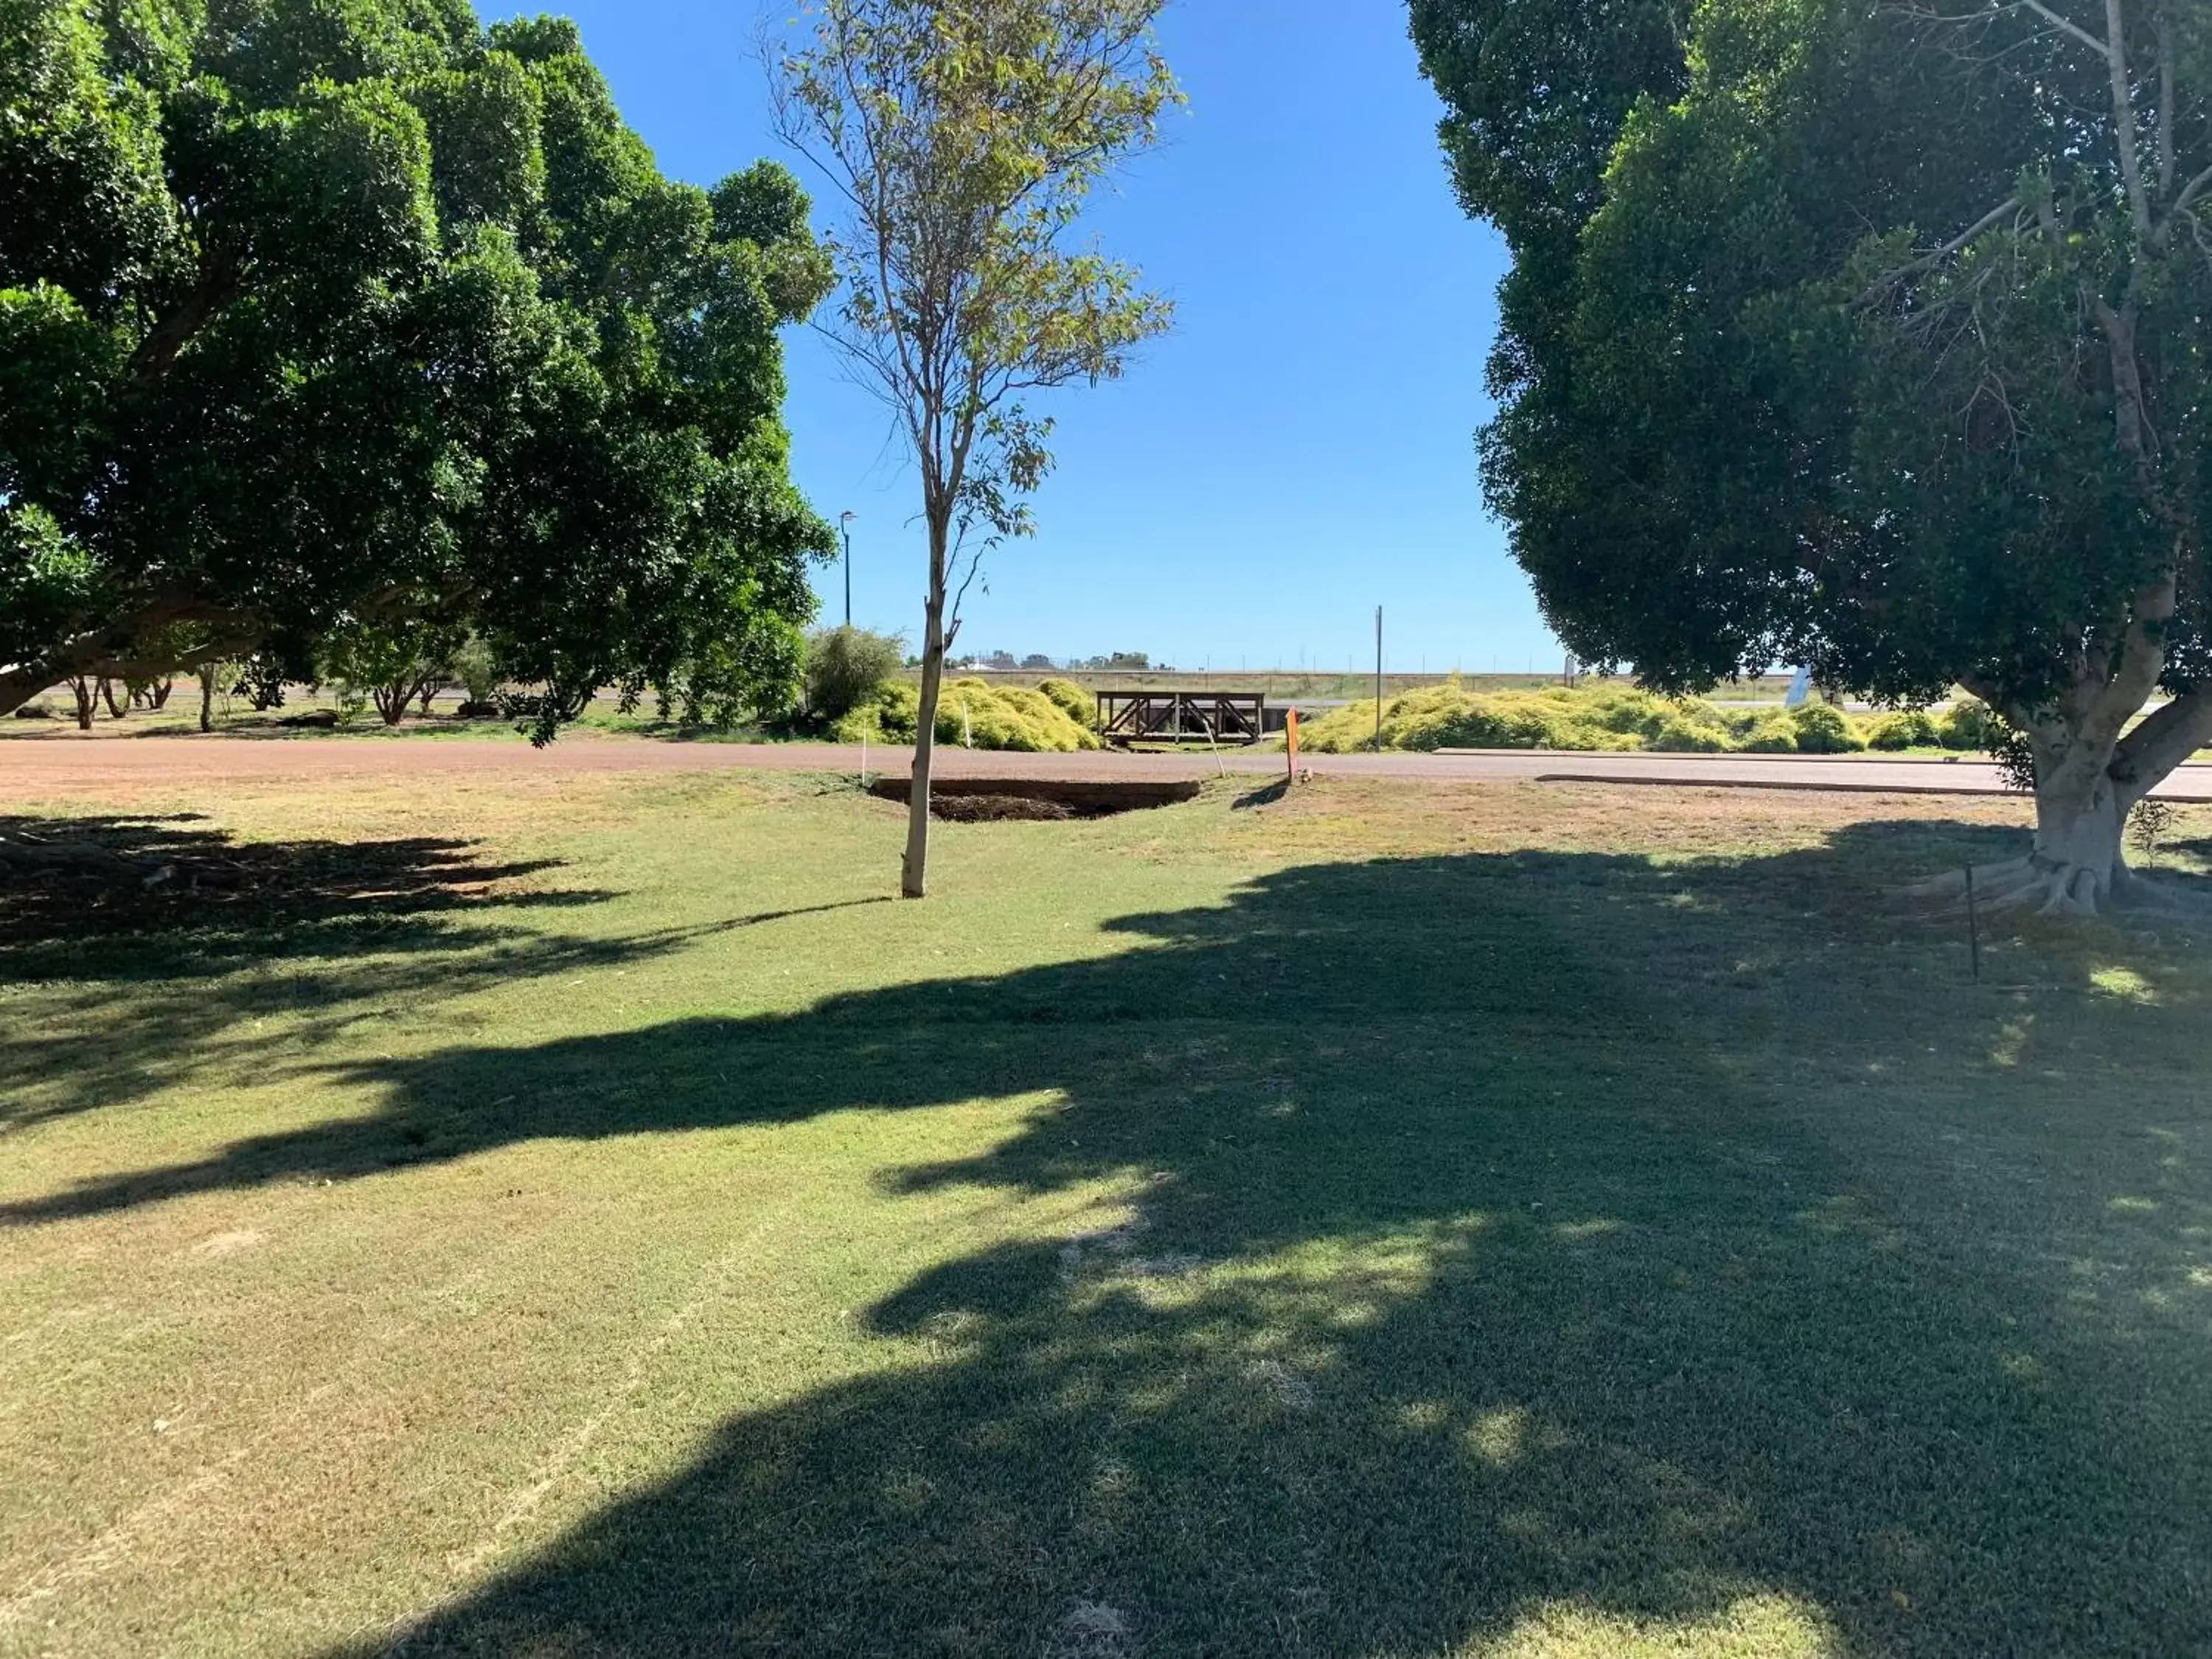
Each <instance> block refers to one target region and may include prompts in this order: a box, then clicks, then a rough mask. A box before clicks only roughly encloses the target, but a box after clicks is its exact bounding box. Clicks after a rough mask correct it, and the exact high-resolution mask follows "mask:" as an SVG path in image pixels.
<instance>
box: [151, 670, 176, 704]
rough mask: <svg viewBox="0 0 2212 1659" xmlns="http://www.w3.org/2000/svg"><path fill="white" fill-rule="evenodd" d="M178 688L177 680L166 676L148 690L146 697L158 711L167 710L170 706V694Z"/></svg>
mask: <svg viewBox="0 0 2212 1659" xmlns="http://www.w3.org/2000/svg"><path fill="white" fill-rule="evenodd" d="M176 688H177V682H176V681H175V679H174V678H172V677H171V676H169V675H167V674H164V675H162V676H161V678H159V679H157V680H155V682H154V683H153V684H151V685H150V686H149V687H148V688H147V690H146V695H147V697H148V698H149V700H150V701H151V702H152V703H153V705H154V707H155V708H156V709H161V708H167V707H168V706H169V693H170V692H172V691H173V690H176Z"/></svg>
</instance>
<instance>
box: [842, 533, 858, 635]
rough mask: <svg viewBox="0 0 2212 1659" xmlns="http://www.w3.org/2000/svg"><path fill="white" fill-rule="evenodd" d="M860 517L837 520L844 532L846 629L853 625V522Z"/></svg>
mask: <svg viewBox="0 0 2212 1659" xmlns="http://www.w3.org/2000/svg"><path fill="white" fill-rule="evenodd" d="M859 517H860V514H859V513H845V514H844V515H843V516H842V517H841V518H839V520H837V522H838V524H839V525H841V526H842V527H843V529H844V532H845V626H846V627H848V628H850V627H851V626H852V625H853V520H855V519H857V518H859Z"/></svg>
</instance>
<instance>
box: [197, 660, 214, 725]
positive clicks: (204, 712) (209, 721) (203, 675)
mask: <svg viewBox="0 0 2212 1659" xmlns="http://www.w3.org/2000/svg"><path fill="white" fill-rule="evenodd" d="M215 676H216V665H215V664H213V663H211V662H210V663H203V664H201V665H200V730H201V731H203V732H212V731H214V730H215Z"/></svg>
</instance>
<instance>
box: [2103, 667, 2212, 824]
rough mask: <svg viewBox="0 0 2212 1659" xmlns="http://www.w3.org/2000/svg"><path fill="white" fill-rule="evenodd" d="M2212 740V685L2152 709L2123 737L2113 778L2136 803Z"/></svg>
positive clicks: (2113, 761) (2129, 803) (2129, 798)
mask: <svg viewBox="0 0 2212 1659" xmlns="http://www.w3.org/2000/svg"><path fill="white" fill-rule="evenodd" d="M2208 743H2212V687H2206V688H2203V689H2201V690H2195V691H2191V692H2190V693H2188V694H2187V695H2186V696H2179V697H2176V698H2174V699H2173V701H2172V702H2169V703H2167V704H2166V706H2165V707H2164V708H2154V709H2153V710H2152V711H2151V712H2150V714H2149V715H2148V718H2146V719H2145V720H2143V722H2142V725H2140V726H2136V729H2135V730H2134V731H2132V732H2129V733H2128V735H2127V736H2126V737H2125V738H2123V739H2121V742H2120V746H2119V750H2118V753H2117V754H2116V755H2115V756H2114V757H2113V758H2112V781H2114V782H2115V783H2117V784H2118V785H2119V786H2120V787H2121V789H2122V791H2123V793H2125V794H2126V795H2127V796H2128V800H2127V803H2126V804H2127V805H2134V804H2135V802H2136V801H2138V800H2141V799H2142V798H2143V797H2144V796H2145V795H2147V794H2148V793H2150V792H2151V791H2152V790H2154V789H2155V788H2157V787H2158V786H2159V785H2160V783H2162V782H2164V781H2166V778H2167V777H2168V776H2169V775H2171V774H2172V771H2173V769H2174V768H2176V767H2177V766H2179V765H2180V764H2181V763H2183V762H2184V761H2185V760H2187V759H2188V758H2189V757H2191V755H2193V754H2195V753H2196V752H2197V750H2200V749H2202V748H2203V747H2204V746H2205V744H2208Z"/></svg>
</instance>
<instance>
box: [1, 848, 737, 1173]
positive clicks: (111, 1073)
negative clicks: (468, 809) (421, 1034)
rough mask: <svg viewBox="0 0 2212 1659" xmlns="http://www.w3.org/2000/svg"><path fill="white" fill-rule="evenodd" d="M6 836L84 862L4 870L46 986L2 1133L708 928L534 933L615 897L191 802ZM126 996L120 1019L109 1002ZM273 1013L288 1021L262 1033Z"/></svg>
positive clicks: (7, 1074)
mask: <svg viewBox="0 0 2212 1659" xmlns="http://www.w3.org/2000/svg"><path fill="white" fill-rule="evenodd" d="M0 836H5V837H7V838H8V839H9V840H10V841H12V842H15V843H16V844H17V845H19V846H22V845H28V846H33V847H35V846H37V845H39V844H40V843H49V844H52V845H54V846H56V847H58V848H64V849H66V850H68V851H70V853H72V854H75V855H76V860H75V861H73V862H68V863H60V864H54V865H51V866H31V867H26V866H21V865H0V977H4V978H5V979H6V980H7V981H9V983H11V984H13V985H15V986H19V987H40V989H41V990H42V991H43V993H44V995H43V997H42V1010H41V1012H42V1018H40V1019H39V1020H37V1021H33V1020H29V1019H25V1020H21V1021H18V1022H16V1023H15V1024H12V1025H11V1026H10V1027H9V1029H7V1030H0V1131H4V1130H7V1129H10V1128H20V1127H23V1126H25V1125H26V1124H28V1123H32V1122H36V1121H42V1120H45V1119H48V1118H52V1117H56V1116H61V1115H69V1114H71V1113H75V1112H78V1111H82V1110H86V1109H91V1108H94V1107H97V1106H102V1105H113V1104H118V1103H125V1102H128V1101H130V1100H132V1099H135V1098H138V1097H142V1096H143V1095H145V1094H148V1093H151V1092H153V1091H156V1090H158V1089H161V1088H164V1087H167V1086H170V1085H173V1084H174V1083H176V1082H178V1081H179V1080H181V1079H185V1078H186V1077H189V1076H191V1075H193V1074H195V1073H202V1072H206V1071H210V1070H212V1069H216V1068H218V1067H220V1066H226V1065H235V1064H237V1063H239V1062H241V1061H244V1060H249V1059H251V1057H252V1054H254V1053H255V1052H257V1051H258V1050H264V1049H267V1048H270V1047H271V1046H272V1045H276V1044H280V1043H281V1044H285V1045H291V1046H298V1045H302V1044H308V1045H312V1044H314V1043H318V1042H323V1041H327V1040H329V1039H330V1038H331V1037H334V1036H336V1035H337V1032H338V1030H340V1029H341V1028H343V1026H344V1025H346V1024H349V1023H350V1022H352V1021H354V1020H357V1019H362V1018H380V1017H382V1015H383V1014H384V1013H385V1012H386V1011H387V1010H388V1008H389V1007H390V1006H392V1004H393V1003H394V1002H395V1001H398V1000H419V999H420V998H422V996H424V995H425V994H429V993H430V992H433V991H435V993H436V994H453V993H457V992H463V991H466V990H468V989H471V988H473V987H477V986H481V985H487V984H492V983H496V982H498V981H501V980H506V979H511V978H515V977H520V976H531V975H556V974H562V973H568V972H574V971H576V970H579V969H588V968H592V967H596V966H602V965H606V964H610V963H622V962H626V961H629V960H632V959H634V958H637V957H648V956H652V955H655V954H658V953H659V952H662V951H667V950H671V949H674V948H677V947H678V946H680V945H683V944H684V943H685V942H686V941H687V940H688V939H691V938H693V937H696V935H697V933H699V932H700V931H702V930H700V929H696V928H687V929H675V930H668V931H665V932H663V933H651V934H644V935H638V936H634V937H630V938H625V939H576V938H563V937H561V936H559V935H556V934H552V933H546V932H544V931H543V930H542V929H540V928H535V927H524V926H522V925H520V920H519V916H517V913H520V912H523V911H532V910H546V909H580V908H586V907H589V906H592V905H596V904H599V903H601V902H605V901H606V900H607V899H609V898H611V897H613V896H614V895H613V894H611V892H608V891H606V890H601V889H597V888H583V887H574V886H565V885H557V884H550V878H551V877H552V875H553V873H554V872H556V871H557V870H558V869H559V868H560V866H559V863H558V861H557V860H550V859H520V860H518V859H501V858H496V857H493V856H489V855H488V854H486V853H485V852H484V850H483V848H480V847H478V846H477V845H476V844H473V843H471V842H464V841H459V840H453V839H444V838H435V837H410V838H406V839H401V840H392V841H375V842H338V841H324V840H316V839H298V840H291V841H281V842H278V841H240V840H237V839H234V837H232V836H229V835H228V833H227V832H225V831H223V830H221V829H217V828H215V827H213V825H212V824H211V823H210V821H209V820H207V819H206V818H204V817H202V816H201V815H198V814H191V813H186V814H175V815H169V816H165V817H126V816H104V817H68V818H40V817H28V816H23V815H15V816H8V817H0ZM88 854H89V855H90V860H100V861H97V862H94V861H90V860H88V858H87V856H86V855H88ZM505 916H516V917H517V919H515V920H501V918H502V917H505ZM721 925H722V926H739V925H743V924H742V921H737V922H731V923H726V924H721ZM241 970H251V971H241ZM118 997H126V998H128V999H129V1000H128V1005H127V1006H128V1017H127V1018H122V1019H118V1018H114V1017H113V1016H112V1014H111V1013H109V1012H107V1009H108V1006H109V1005H110V1004H111V1003H112V1001H113V1000H114V999H116V998H118ZM72 1011H77V1012H83V1013H84V1014H85V1016H86V1017H85V1018H82V1019H79V1018H70V1017H69V1016H70V1013H71V1012H72ZM271 1016H278V1017H283V1022H284V1023H283V1024H282V1026H281V1028H280V1029H278V1030H272V1031H270V1032H268V1033H267V1034H266V1035H258V1034H257V1023H258V1022H260V1021H262V1020H264V1018H269V1017H271ZM303 1017H304V1018H303Z"/></svg>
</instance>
